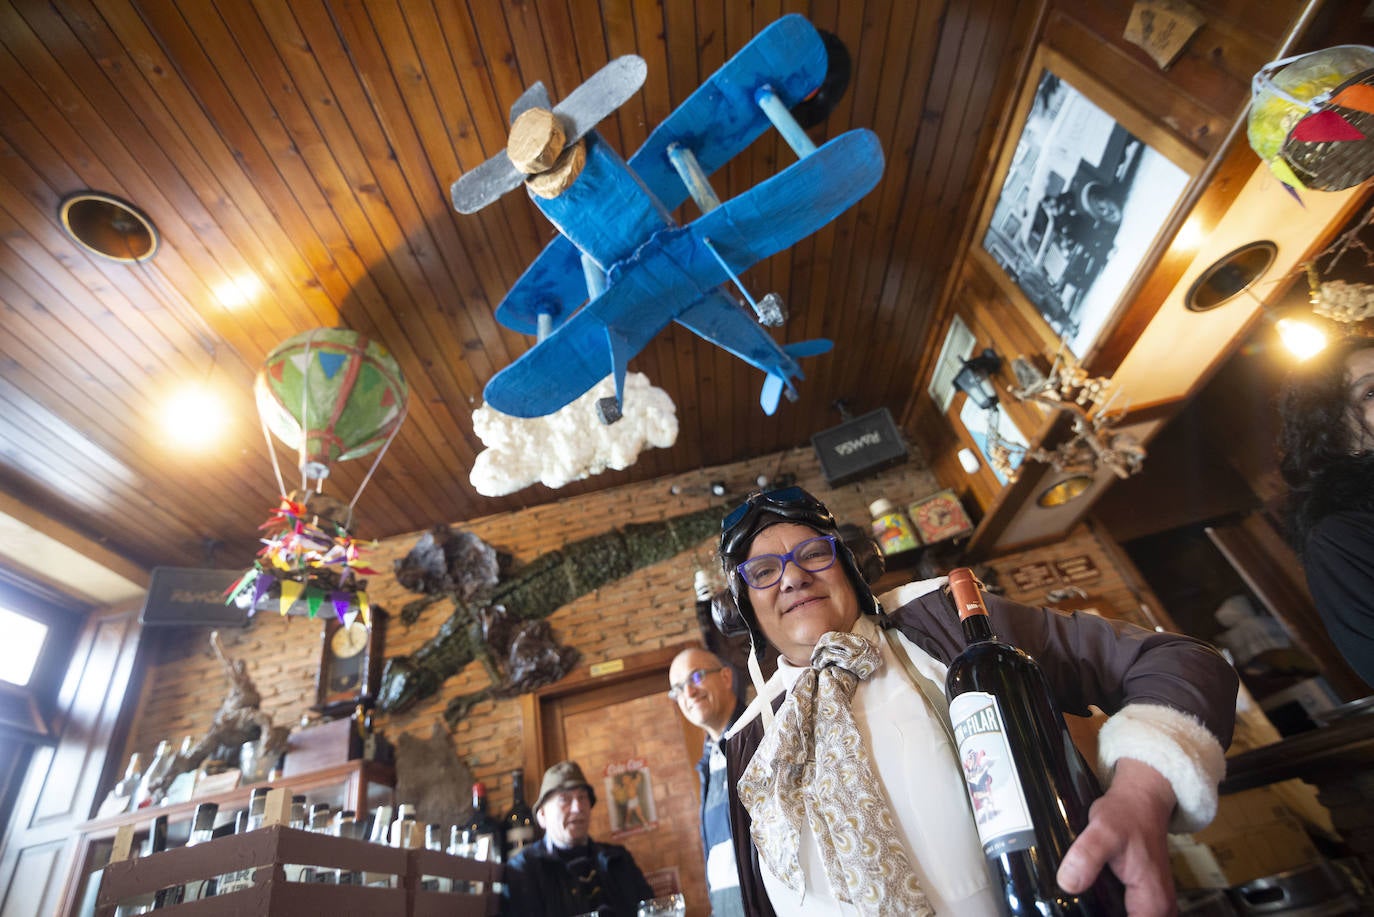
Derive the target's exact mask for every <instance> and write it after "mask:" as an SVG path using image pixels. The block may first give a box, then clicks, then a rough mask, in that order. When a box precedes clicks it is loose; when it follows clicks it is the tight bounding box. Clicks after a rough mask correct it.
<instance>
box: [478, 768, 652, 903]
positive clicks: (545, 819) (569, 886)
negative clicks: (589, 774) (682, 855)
mask: <svg viewBox="0 0 1374 917" xmlns="http://www.w3.org/2000/svg"><path fill="white" fill-rule="evenodd" d="M594 805H596V791H595V790H593V789H592V785H591V784H590V783H588V782H587V779H586V778H585V777H583V776H582V768H580V767H578V766H577V763H576V762H575V761H562V762H559V763H558V764H555V765H554V766H553V767H550V768H549V769H548V770H546V771H545V772H544V779H543V781H542V782H541V783H540V784H539V799H538V800H537V801H536V802H535V804H534V817H535V818H536V819H537V820H538V821H539V825H540V827H542V828H543V829H544V839H543V840H541V841H539V842H538V843H536V844H531V845H530V846H528V847H526V848H524V849H523V850H521V851H520V852H519V853H517V854H516V855H515V856H513V857H511V861H510V862H509V863H507V864H506V889H505V892H504V897H503V900H502V902H501V913H502V914H507V915H511V917H573V915H576V914H586V913H589V912H593V911H596V912H598V913H601V914H606V915H615V917H634V915H635V914H636V913H637V911H638V908H639V902H640V901H643V900H646V899H648V898H652V897H653V896H654V892H653V888H651V887H650V885H649V883H648V882H647V881H645V879H644V874H643V873H642V872H640V871H639V867H638V866H636V865H635V861H634V857H632V856H631V855H630V851H628V850H626V849H625V848H624V847H620V846H617V845H615V844H601V843H598V842H596V841H594V840H592V839H591V834H590V831H591V819H592V806H594Z"/></svg>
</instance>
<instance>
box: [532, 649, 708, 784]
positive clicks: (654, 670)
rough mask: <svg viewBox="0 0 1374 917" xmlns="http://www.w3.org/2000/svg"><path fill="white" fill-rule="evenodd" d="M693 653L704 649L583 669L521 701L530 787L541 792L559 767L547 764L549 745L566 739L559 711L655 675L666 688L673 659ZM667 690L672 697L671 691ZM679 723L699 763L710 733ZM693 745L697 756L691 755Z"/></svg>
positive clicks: (688, 749) (683, 720)
mask: <svg viewBox="0 0 1374 917" xmlns="http://www.w3.org/2000/svg"><path fill="white" fill-rule="evenodd" d="M692 648H698V649H699V648H701V644H700V643H699V642H698V641H688V642H685V643H678V644H674V645H673V646H665V647H661V648H659V649H656V650H648V651H646V652H643V653H634V654H631V655H628V656H622V657H619V658H617V659H610V660H606V661H603V662H599V663H595V664H593V665H590V666H586V667H579V668H578V669H577V671H575V672H573V673H572V674H570V675H568V676H567V677H566V678H564V679H562V680H561V681H558V682H555V683H554V684H551V685H546V686H544V687H542V688H539V689H538V690H536V691H533V692H530V693H529V694H522V695H520V720H521V733H522V735H521V739H522V742H523V745H524V754H523V758H524V762H525V775H526V778H525V779H526V782H527V783H528V784H529V785H532V786H535V787H537V786H538V785H539V781H541V780H542V779H543V776H544V770H545V768H547V767H549V765H551V764H555V763H557V762H555V761H550V760H548V759H549V754H548V741H549V740H550V739H552V738H561V735H562V729H561V726H559V727H557V729H555V722H556V721H557V719H558V718H557V716H556V711H557V709H558V708H559V707H561V706H563V705H564V704H566V703H569V702H573V703H576V702H577V701H578V700H579V699H582V700H585V697H584V695H588V694H591V693H592V692H597V691H603V690H605V689H606V688H613V687H615V686H616V685H626V687H627V688H629V687H630V686H629V685H628V684H627V683H629V682H633V681H637V680H639V679H642V678H645V677H646V676H651V675H654V674H660V675H661V676H662V679H663V680H662V682H661V684H662V685H666V684H667V682H668V667H669V666H670V665H671V664H672V662H673V658H674V657H676V656H677V654H678V653H680V652H682V651H683V650H685V649H692ZM662 690H663V691H664V693H665V694H666V693H667V689H666V687H665V688H663V689H662ZM646 693H647V692H643V691H641V692H638V693H633V694H632V695H627V696H626V697H625V698H623V699H625V700H629V699H631V698H632V697H643V696H644V695H645V694H646ZM678 719H679V721H680V722H681V723H682V726H683V745H684V748H685V750H686V753H687V754H688V760H689V761H695V760H696V757H697V756H698V755H699V754H700V749H701V742H702V740H703V738H704V736H705V733H703V732H702V731H701V730H700V729H698V728H697V727H696V726H693V725H692V724H691V723H689V722H687V718H686V717H683V716H679V717H678ZM694 741H695V747H696V751H692V748H693V742H694Z"/></svg>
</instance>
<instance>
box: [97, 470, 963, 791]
mask: <svg viewBox="0 0 1374 917" xmlns="http://www.w3.org/2000/svg"><path fill="white" fill-rule="evenodd" d="M783 473H789V474H793V475H796V476H797V482H798V483H799V484H801V485H802V486H804V487H806V488H808V489H810V490H811V491H813V492H814V493H816V494H817V495H818V496H820V497H821V499H823V500H825V501H827V503H828V504H829V505H830V506H831V508H832V509H833V510H834V512H835V514H836V516H837V517H838V518H839V519H840V520H841V521H842V522H853V523H858V524H867V523H868V521H869V518H870V517H869V513H868V504H869V503H871V502H872V501H873V500H875V499H877V498H878V497H888V498H889V499H891V500H892V501H893V502H894V503H897V504H898V505H905V504H906V503H907V502H909V501H911V500H914V499H916V498H918V497H922V496H925V495H927V494H929V493H931V492H933V491H935V490H938V489H939V488H940V485H939V483H938V482H937V481H936V480H935V478H934V476H933V474H932V473H931V472H930V471H929V470H927V469H926V468H925V467H924V465H923V464H922V463H920V462H919V460H918V459H917V458H916V457H914V456H913V459H912V461H910V462H908V463H907V464H905V465H901V466H898V467H897V468H893V469H890V470H888V471H885V472H883V473H881V474H878V475H875V476H874V477H872V478H869V479H867V480H864V481H862V482H859V483H856V484H849V485H846V486H844V487H840V488H830V487H829V486H828V485H827V484H826V483H825V480H824V477H823V476H822V475H821V473H820V468H819V465H818V463H817V461H816V458H815V454H814V452H813V451H812V450H811V449H810V448H802V449H795V450H790V451H787V452H783V453H779V454H775V455H771V456H767V457H765V458H761V459H755V460H751V461H748V462H740V463H736V464H733V465H726V466H721V467H716V468H710V469H703V470H701V471H698V472H694V473H692V474H687V475H682V476H679V477H675V478H667V479H660V480H657V481H652V482H648V483H644V484H636V485H629V486H625V487H619V488H615V489H613V490H608V491H604V492H600V493H595V494H590V495H587V496H581V497H574V498H569V499H566V500H562V501H559V502H557V503H552V504H549V505H546V506H539V507H534V508H531V509H528V510H524V511H521V512H517V513H507V514H503V515H498V516H488V517H485V518H481V519H474V520H471V521H468V522H462V523H457V522H455V523H453V525H454V527H455V528H461V529H464V530H467V531H470V532H473V533H474V534H476V535H478V536H479V537H481V538H483V539H484V540H486V541H487V542H488V543H490V544H492V545H493V546H495V547H497V548H498V549H499V550H503V551H507V552H509V553H511V554H512V555H514V557H515V558H516V560H517V562H528V561H530V560H533V559H534V558H535V557H537V556H539V555H540V554H542V553H544V552H547V551H549V550H553V549H557V548H559V547H561V546H562V545H564V544H566V543H568V542H571V541H576V540H577V539H580V538H586V537H589V536H592V535H597V534H601V533H603V532H605V531H608V530H609V529H611V528H614V527H617V526H622V525H625V524H626V523H631V522H653V521H656V520H659V519H664V518H667V517H670V516H677V515H681V514H684V513H690V512H693V511H696V510H699V509H702V508H705V507H710V506H713V505H720V506H722V507H723V508H724V507H726V504H727V503H728V504H730V505H733V503H734V502H735V501H734V500H733V499H727V498H722V497H713V496H711V494H710V491H709V485H710V483H711V482H712V481H723V482H725V484H726V485H727V487H729V489H730V491H731V492H732V493H744V492H747V491H748V490H750V489H752V488H753V486H754V480H755V478H756V477H758V476H759V475H760V474H763V475H767V476H769V477H776V476H778V475H780V474H783ZM674 490H676V491H677V492H676V493H674ZM724 511H725V510H724V509H723V510H722V512H724ZM360 534H362V535H364V536H365V535H366V534H367V533H366V532H362V533H360ZM418 534H419V533H416V534H413V535H408V536H402V537H396V538H390V539H387V540H385V541H383V542H381V543H380V544H379V546H378V547H377V548H376V549H375V550H374V551H372V552H371V553H370V554H369V555H368V559H369V561H370V562H371V564H372V566H373V568H374V569H376V570H380V571H384V572H383V573H381V574H380V575H377V576H374V577H372V578H371V579H370V580H369V584H368V594H369V597H370V598H371V600H372V601H373V602H374V603H376V604H380V605H382V606H383V607H385V608H386V609H388V611H390V612H391V617H392V623H391V626H390V628H389V630H388V632H387V636H386V653H387V654H388V655H393V656H394V655H398V654H403V653H410V652H413V651H414V650H416V649H417V648H418V647H419V646H420V645H421V644H423V643H424V642H425V641H426V640H427V639H429V637H430V636H432V635H433V633H434V630H435V628H437V627H438V626H439V625H440V624H441V623H443V621H444V620H445V619H446V618H447V617H448V615H449V613H450V610H449V606H448V604H447V603H446V602H443V601H440V602H436V603H435V604H434V605H432V606H431V607H430V608H429V609H427V610H426V611H425V612H424V614H423V615H422V616H421V617H420V619H419V620H418V621H417V622H416V623H415V624H414V625H413V626H412V627H409V628H407V627H405V626H404V625H402V624H401V623H400V622H399V621H398V620H397V617H398V614H399V611H400V609H401V606H402V605H404V604H405V603H406V602H407V601H409V600H411V599H412V598H414V597H415V596H414V595H412V594H411V593H408V592H406V591H405V590H404V589H403V588H401V587H400V586H399V585H398V584H397V583H396V582H395V580H394V578H393V577H392V576H391V570H392V564H393V562H394V561H395V560H396V559H397V558H399V557H402V556H404V555H405V553H406V552H407V551H408V550H410V548H411V546H412V545H413V544H414V543H415V540H416V537H418ZM714 548H715V545H714V540H713V539H708V540H707V541H706V542H703V543H702V544H701V545H699V546H697V547H696V548H694V549H692V550H689V551H687V552H684V553H683V554H681V555H679V556H677V557H675V558H673V559H671V560H667V561H664V562H662V563H659V564H655V565H653V566H651V567H648V568H645V569H643V570H640V571H637V572H635V573H633V574H631V575H630V576H627V577H625V578H624V579H622V580H620V581H618V582H615V583H612V584H610V585H609V586H606V587H603V588H601V589H599V590H596V591H595V592H592V593H590V594H588V595H585V596H582V597H581V598H579V599H577V600H576V601H573V602H571V603H569V604H568V605H565V606H564V607H562V608H560V609H559V610H558V611H557V612H555V613H554V614H553V615H552V616H551V617H550V618H549V622H550V624H551V625H552V626H553V629H554V633H555V635H556V636H557V638H558V640H559V641H560V643H564V644H571V645H572V646H575V647H577V649H578V650H580V651H581V653H582V662H581V665H582V666H589V665H593V664H595V663H597V662H598V661H602V660H607V659H615V658H618V657H621V656H626V655H629V654H632V653H642V652H646V651H649V650H654V649H659V648H662V647H665V646H672V645H675V644H679V643H682V642H684V641H688V640H692V639H695V638H696V633H697V631H696V617H695V611H694V602H695V596H694V595H693V592H692V578H693V573H694V572H695V571H696V570H697V569H698V568H701V569H705V570H707V571H708V572H710V573H711V574H712V576H713V577H716V578H718V575H717V574H716V571H715V566H714V562H713V554H712V552H713V551H714ZM320 631H321V624H320V622H319V621H318V620H310V619H306V618H299V617H292V618H281V617H278V616H276V615H271V614H264V613H259V614H258V615H257V616H256V617H255V618H254V619H253V620H252V621H251V622H250V624H249V626H248V627H247V628H246V629H244V630H238V631H235V630H227V631H223V632H221V638H222V639H223V642H224V647H225V651H226V652H227V653H228V654H229V655H230V656H231V657H233V658H240V657H241V658H245V659H247V660H248V666H249V672H250V673H251V674H252V676H253V678H254V680H255V681H256V683H257V686H258V688H259V690H260V691H261V692H262V695H263V702H262V707H263V709H264V710H266V711H268V712H270V713H271V714H272V716H273V719H274V721H276V722H279V723H287V724H294V723H296V722H297V721H299V720H300V718H301V716H302V715H303V714H305V713H306V712H307V709H308V708H309V706H310V704H311V703H312V702H313V700H314V691H315V673H316V669H317V668H318V664H319V658H320ZM146 639H148V640H150V641H152V644H151V646H150V650H151V653H150V667H149V671H148V675H147V679H146V681H145V683H144V687H143V691H142V694H141V696H140V698H139V701H138V703H139V707H138V709H137V711H136V713H135V717H134V722H133V726H132V729H131V732H130V736H129V740H128V742H127V743H126V745H127V747H126V749H125V751H124V754H125V757H126V758H127V756H128V754H129V753H130V752H132V751H135V750H137V751H142V752H143V753H144V755H145V760H146V759H147V756H149V755H151V753H152V750H153V748H154V746H156V744H157V742H158V740H159V739H162V738H168V739H171V740H173V742H174V743H175V742H177V741H179V740H180V738H181V736H183V735H187V734H190V735H194V736H196V737H199V736H200V735H202V734H204V732H205V730H206V729H207V728H208V727H209V724H210V719H211V717H212V716H213V715H214V712H215V710H216V708H217V707H218V706H219V703H220V701H221V700H222V699H223V698H224V695H225V692H226V691H227V688H228V682H227V681H226V679H225V677H224V675H223V674H222V671H221V669H220V666H219V663H218V662H217V661H216V660H215V659H214V657H213V656H212V655H211V652H210V647H209V640H208V632H207V631H205V630H203V629H199V628H185V629H183V628H169V629H167V630H164V631H158V632H152V631H150V632H148V633H147V635H146ZM487 683H488V678H487V674H486V672H485V670H484V669H483V668H482V666H481V665H480V664H478V663H472V664H470V665H469V666H468V667H467V668H466V669H465V670H464V671H463V672H461V673H459V674H458V675H456V676H454V677H452V678H450V679H448V681H446V682H445V683H444V685H443V688H442V690H441V691H440V692H439V693H438V694H436V695H434V696H432V697H430V698H428V699H426V700H423V701H421V702H420V703H418V704H416V705H415V706H414V707H412V708H411V709H409V710H407V711H405V713H404V714H403V715H397V716H392V717H379V718H378V725H379V727H380V728H381V729H382V730H384V731H385V732H386V733H387V734H388V735H391V736H393V737H395V736H397V735H399V734H400V733H402V732H410V733H413V734H416V735H420V736H428V735H429V732H430V729H431V727H432V725H433V723H434V722H435V721H436V720H437V719H439V718H440V717H442V715H443V711H444V706H445V704H446V703H447V702H448V701H449V700H450V699H451V698H453V697H455V696H457V695H460V694H467V693H470V692H473V691H477V690H480V689H481V688H483V687H484V686H486V685H487ZM453 738H454V744H455V746H456V748H457V749H458V753H459V754H460V755H462V756H463V758H464V760H465V762H466V763H467V764H468V766H469V767H470V768H471V769H472V771H473V773H474V775H475V776H476V777H477V779H480V780H483V781H485V782H486V783H487V784H488V786H489V788H490V795H489V799H490V804H491V808H492V809H493V811H497V812H499V811H502V810H504V809H505V807H506V806H507V805H509V802H510V780H509V773H510V770H511V768H513V767H517V766H519V765H520V764H521V757H522V753H523V752H522V748H523V744H522V742H523V740H522V736H521V720H520V707H519V702H518V701H517V700H515V699H511V700H501V701H484V702H482V703H480V704H478V705H477V706H476V707H474V708H473V710H472V711H471V713H470V714H469V715H468V717H467V718H466V719H464V720H463V721H462V722H461V723H459V725H458V727H457V729H456V731H455V732H454V735H453ZM538 780H539V777H538V775H532V776H531V777H530V780H529V783H530V784H531V786H530V788H529V790H528V793H529V794H530V795H531V797H532V796H533V793H534V789H535V788H536V787H537V786H538Z"/></svg>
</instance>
